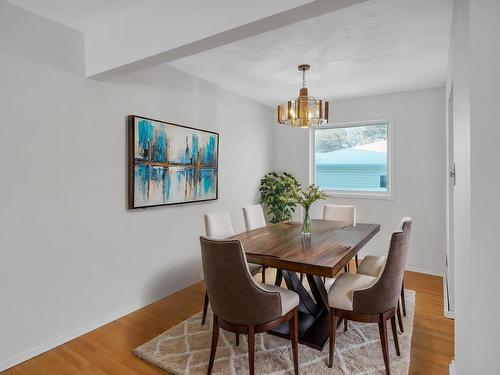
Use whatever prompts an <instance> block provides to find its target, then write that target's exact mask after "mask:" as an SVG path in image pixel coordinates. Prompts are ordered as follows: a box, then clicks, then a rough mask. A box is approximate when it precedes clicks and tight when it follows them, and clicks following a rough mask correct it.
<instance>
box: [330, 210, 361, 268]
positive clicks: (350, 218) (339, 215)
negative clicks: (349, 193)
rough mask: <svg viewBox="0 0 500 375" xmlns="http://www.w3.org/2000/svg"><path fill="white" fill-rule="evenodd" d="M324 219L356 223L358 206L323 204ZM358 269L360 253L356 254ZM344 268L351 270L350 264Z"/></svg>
mask: <svg viewBox="0 0 500 375" xmlns="http://www.w3.org/2000/svg"><path fill="white" fill-rule="evenodd" d="M323 220H330V221H345V222H347V223H349V224H351V225H356V206H347V205H340V204H325V205H324V206H323ZM354 262H355V263H356V269H357V268H358V254H356V255H355V256H354ZM344 270H345V271H346V272H347V271H348V270H349V265H347V266H345V268H344Z"/></svg>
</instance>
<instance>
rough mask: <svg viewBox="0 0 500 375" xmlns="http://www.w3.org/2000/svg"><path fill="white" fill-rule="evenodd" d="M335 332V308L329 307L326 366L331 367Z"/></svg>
mask: <svg viewBox="0 0 500 375" xmlns="http://www.w3.org/2000/svg"><path fill="white" fill-rule="evenodd" d="M336 333H337V317H336V316H335V310H334V309H332V308H330V348H329V349H330V352H329V357H328V367H330V368H331V367H333V352H334V351H335V336H336Z"/></svg>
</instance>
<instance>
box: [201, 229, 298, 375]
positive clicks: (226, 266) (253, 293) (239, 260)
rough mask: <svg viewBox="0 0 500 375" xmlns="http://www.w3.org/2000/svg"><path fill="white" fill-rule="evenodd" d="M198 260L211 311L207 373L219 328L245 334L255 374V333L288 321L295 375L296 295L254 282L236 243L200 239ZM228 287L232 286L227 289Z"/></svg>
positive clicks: (296, 350) (237, 340)
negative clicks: (203, 276) (210, 338)
mask: <svg viewBox="0 0 500 375" xmlns="http://www.w3.org/2000/svg"><path fill="white" fill-rule="evenodd" d="M200 243H201V257H202V263H203V272H204V274H205V282H206V285H207V292H208V296H209V298H210V303H211V305H212V311H213V314H214V315H213V325H212V345H211V349H210V360H209V364H208V374H211V372H212V367H213V363H214V358H215V354H216V350H217V342H218V338H219V328H222V329H224V330H226V331H229V332H234V333H235V334H236V345H238V344H239V334H246V335H248V368H249V374H250V375H253V374H254V352H255V343H254V341H255V334H256V333H262V332H266V331H269V330H271V329H273V328H275V327H277V326H278V325H280V324H282V323H284V322H286V321H288V322H289V329H290V339H291V343H292V355H293V367H294V371H295V374H298V371H299V369H298V313H297V306H298V305H299V295H298V294H297V293H295V292H293V291H291V290H288V289H284V288H281V287H279V286H275V285H266V284H260V283H258V282H257V281H255V280H254V278H253V277H252V275H251V274H250V270H249V269H248V264H247V261H246V257H245V252H244V251H243V248H242V245H241V242H240V241H239V240H214V239H209V238H206V237H200ZM228 285H230V286H231V287H228Z"/></svg>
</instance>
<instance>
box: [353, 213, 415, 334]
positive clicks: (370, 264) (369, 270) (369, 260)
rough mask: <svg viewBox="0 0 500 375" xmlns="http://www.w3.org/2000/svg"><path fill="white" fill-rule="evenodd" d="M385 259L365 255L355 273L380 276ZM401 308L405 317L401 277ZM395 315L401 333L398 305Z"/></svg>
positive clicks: (401, 225)
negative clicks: (396, 315)
mask: <svg viewBox="0 0 500 375" xmlns="http://www.w3.org/2000/svg"><path fill="white" fill-rule="evenodd" d="M405 220H407V218H403V219H402V220H401V223H400V225H399V228H400V229H403V224H404V223H405ZM386 259H387V256H374V255H367V256H366V257H364V258H363V260H362V261H361V263H360V264H359V267H358V269H357V271H356V272H357V273H359V274H362V275H367V276H372V277H378V276H379V275H380V272H382V270H383V268H384V266H385V261H386ZM401 307H402V310H403V316H406V300H405V281H404V277H403V282H402V283H401ZM397 314H398V321H399V329H400V330H401V332H404V327H403V320H402V319H401V309H400V308H399V303H398V310H397Z"/></svg>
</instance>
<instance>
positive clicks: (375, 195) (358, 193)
mask: <svg viewBox="0 0 500 375" xmlns="http://www.w3.org/2000/svg"><path fill="white" fill-rule="evenodd" d="M378 124H387V183H388V188H387V191H384V192H378V191H362V190H325V192H326V193H327V194H328V195H331V196H332V197H333V198H334V197H351V198H372V199H393V194H394V176H393V172H394V170H393V158H394V148H393V141H394V125H393V121H392V120H390V119H381V120H369V121H355V122H339V123H334V124H328V125H323V126H318V127H311V131H310V142H309V143H310V144H309V160H310V163H309V183H311V184H314V183H315V180H316V160H315V143H316V134H315V133H316V131H317V130H320V131H321V130H324V129H336V128H354V127H358V126H367V125H378Z"/></svg>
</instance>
